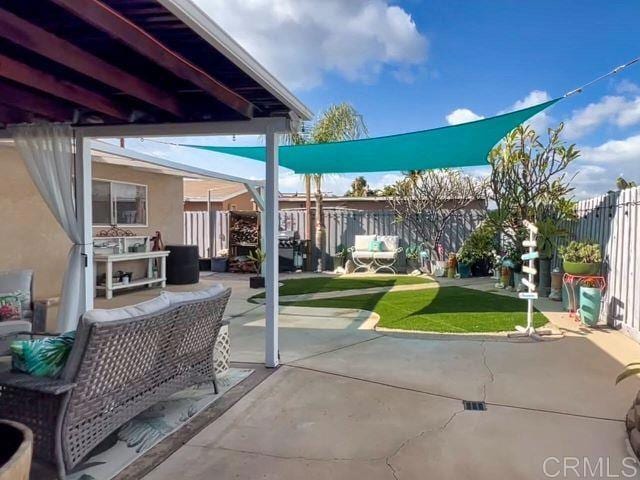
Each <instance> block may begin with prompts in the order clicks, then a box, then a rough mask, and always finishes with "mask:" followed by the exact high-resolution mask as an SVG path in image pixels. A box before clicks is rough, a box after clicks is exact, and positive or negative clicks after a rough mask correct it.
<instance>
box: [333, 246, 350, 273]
mask: <svg viewBox="0 0 640 480" xmlns="http://www.w3.org/2000/svg"><path fill="white" fill-rule="evenodd" d="M334 257H335V258H336V263H338V265H337V266H339V267H342V268H344V266H345V264H346V263H347V260H348V258H349V249H348V248H347V247H345V246H344V245H343V244H340V245H338V246H337V247H336V254H335V255H334ZM334 266H335V265H334Z"/></svg>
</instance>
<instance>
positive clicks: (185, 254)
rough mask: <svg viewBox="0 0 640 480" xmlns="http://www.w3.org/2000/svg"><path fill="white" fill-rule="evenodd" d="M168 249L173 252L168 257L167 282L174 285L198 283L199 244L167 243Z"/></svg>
mask: <svg viewBox="0 0 640 480" xmlns="http://www.w3.org/2000/svg"><path fill="white" fill-rule="evenodd" d="M166 250H169V251H170V252H171V253H170V254H169V256H168V257H167V283H170V284H172V285H187V284H190V283H198V281H199V280H200V271H199V270H200V269H199V268H198V259H199V256H198V246H197V245H167V246H166Z"/></svg>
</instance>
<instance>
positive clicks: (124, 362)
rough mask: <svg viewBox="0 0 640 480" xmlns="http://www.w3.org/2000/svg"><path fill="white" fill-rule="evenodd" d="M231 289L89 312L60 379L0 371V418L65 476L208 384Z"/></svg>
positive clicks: (217, 288)
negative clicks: (24, 430)
mask: <svg viewBox="0 0 640 480" xmlns="http://www.w3.org/2000/svg"><path fill="white" fill-rule="evenodd" d="M230 294H231V290H230V289H228V288H227V289H225V288H223V287H222V286H221V285H219V286H215V287H213V288H211V289H209V290H203V291H200V292H185V293H173V294H170V293H168V292H165V293H163V294H162V295H161V296H159V297H157V298H156V299H154V300H150V301H148V302H143V303H140V304H138V305H135V306H131V307H123V308H120V309H113V310H92V311H90V312H87V313H86V314H85V315H84V316H83V317H82V319H81V320H80V323H79V325H78V329H77V331H76V340H75V342H74V345H73V348H72V350H71V353H70V355H69V359H68V360H67V363H66V365H65V368H64V371H63V374H62V376H61V378H60V379H55V380H54V379H49V378H41V377H32V376H29V375H25V374H19V373H13V372H5V373H2V374H0V418H7V419H11V420H15V421H18V422H22V423H24V424H26V425H27V426H29V427H30V428H31V429H32V430H33V432H34V437H35V440H34V455H35V456H36V457H37V458H39V459H41V460H44V461H48V462H53V463H55V464H56V465H57V469H58V475H59V476H60V478H65V475H66V472H68V471H70V470H71V469H72V468H73V467H74V466H76V465H77V464H78V463H80V461H81V460H82V459H83V458H84V457H85V456H86V455H87V453H89V452H90V451H91V450H92V449H93V448H94V447H96V446H97V445H98V444H99V443H100V442H101V441H102V440H104V439H105V438H106V437H107V436H108V435H110V434H111V433H112V432H114V431H115V430H117V429H118V428H119V427H120V426H122V425H123V424H124V423H125V422H127V421H128V420H130V419H131V418H133V417H135V416H136V415H137V414H138V413H140V412H142V411H144V410H146V409H147V408H149V407H150V406H151V405H154V404H155V403H157V402H158V401H160V400H163V399H165V398H167V397H168V396H169V395H171V394H173V393H175V392H177V391H180V390H182V389H184V388H187V387H189V386H192V385H195V384H198V383H202V382H206V381H214V385H215V374H214V364H213V349H214V345H215V342H216V338H217V336H218V332H219V330H220V326H221V324H222V316H223V313H224V310H225V308H226V305H227V302H228V300H229V296H230Z"/></svg>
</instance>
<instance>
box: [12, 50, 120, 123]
mask: <svg viewBox="0 0 640 480" xmlns="http://www.w3.org/2000/svg"><path fill="white" fill-rule="evenodd" d="M0 77H2V78H7V79H9V80H13V81H14V82H17V83H20V84H22V85H27V86H29V87H32V88H35V89H36V90H40V91H42V92H45V93H48V94H50V95H53V96H55V97H59V98H63V99H64V100H68V101H70V102H73V103H76V104H78V105H80V106H83V107H85V108H88V109H89V110H94V111H96V112H100V113H104V114H106V115H109V116H110V117H113V118H117V119H118V120H125V121H127V120H129V117H130V114H129V112H128V111H127V110H125V109H124V108H122V107H121V106H119V105H117V104H116V103H114V102H112V101H111V100H109V99H108V98H107V97H104V96H102V95H99V94H97V93H94V92H92V91H91V90H87V89H86V88H83V87H80V86H77V85H74V84H72V83H69V82H66V81H64V80H61V79H59V78H56V77H55V76H53V75H51V74H49V73H45V72H42V71H40V70H38V69H36V68H33V67H30V66H28V65H25V64H24V63H20V62H18V61H16V60H14V59H12V58H9V57H7V56H5V55H2V54H0Z"/></svg>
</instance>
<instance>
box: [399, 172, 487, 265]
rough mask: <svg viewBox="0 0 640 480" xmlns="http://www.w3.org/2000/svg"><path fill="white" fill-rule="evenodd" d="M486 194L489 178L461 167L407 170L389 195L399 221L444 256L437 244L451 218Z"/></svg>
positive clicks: (436, 254) (437, 255)
mask: <svg viewBox="0 0 640 480" xmlns="http://www.w3.org/2000/svg"><path fill="white" fill-rule="evenodd" d="M484 198H486V182H484V181H480V180H478V179H476V178H474V177H470V176H468V175H464V174H463V173H462V172H461V171H459V170H449V169H445V170H425V171H412V172H407V173H405V178H404V179H402V180H400V181H398V182H397V183H396V185H395V195H393V196H392V197H391V198H390V199H389V204H390V206H391V208H392V209H393V211H394V213H395V216H396V221H397V222H402V223H405V224H406V225H408V227H409V228H411V229H412V230H413V231H414V232H415V233H416V235H417V237H418V238H419V239H421V241H422V242H423V243H424V244H425V246H426V247H427V248H428V249H429V250H430V251H431V255H432V257H431V258H436V259H438V260H444V252H443V251H442V249H439V248H438V245H440V244H441V241H442V236H443V235H444V232H445V229H446V227H447V225H448V223H449V221H450V220H451V218H452V217H453V216H454V215H455V214H457V213H458V212H460V211H461V210H463V209H464V208H466V207H468V206H469V205H470V204H471V203H473V202H474V201H477V200H478V199H484Z"/></svg>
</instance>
